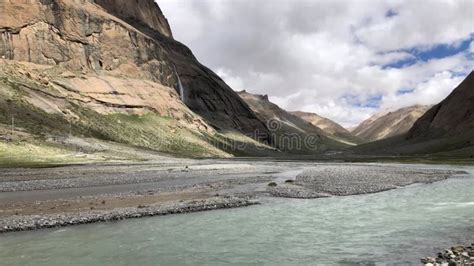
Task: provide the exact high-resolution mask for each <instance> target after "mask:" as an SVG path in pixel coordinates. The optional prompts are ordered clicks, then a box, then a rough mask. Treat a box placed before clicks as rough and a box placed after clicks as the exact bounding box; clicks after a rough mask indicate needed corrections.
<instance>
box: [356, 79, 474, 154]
mask: <svg viewBox="0 0 474 266" xmlns="http://www.w3.org/2000/svg"><path fill="white" fill-rule="evenodd" d="M473 114H474V72H471V73H470V74H469V75H468V76H467V77H466V79H465V80H464V81H463V82H462V83H461V84H460V85H459V86H458V87H457V88H456V89H455V90H454V91H453V92H452V93H451V94H450V95H449V96H448V97H447V98H446V99H444V100H443V101H442V102H440V103H439V104H437V105H435V106H433V107H431V108H430V109H429V110H428V111H427V112H426V113H425V114H424V115H423V116H421V117H420V118H419V119H418V120H417V121H416V122H415V123H414V125H413V127H412V128H411V129H410V130H409V131H408V132H407V133H405V134H403V135H400V136H396V137H393V138H389V139H385V140H381V141H376V142H373V143H368V144H366V145H362V146H360V147H356V148H355V149H354V150H355V151H359V152H371V153H390V154H431V155H433V156H441V157H442V158H447V157H446V156H448V157H451V156H454V157H462V158H473V157H474V144H473V142H472V140H473V138H474V115H473Z"/></svg>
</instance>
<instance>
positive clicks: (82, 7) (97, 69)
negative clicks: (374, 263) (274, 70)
mask: <svg viewBox="0 0 474 266" xmlns="http://www.w3.org/2000/svg"><path fill="white" fill-rule="evenodd" d="M0 3H1V4H0V12H1V14H2V17H1V18H0V57H1V58H3V59H7V60H14V61H22V62H30V63H35V64H40V65H49V66H60V67H62V68H65V69H68V70H71V71H82V73H84V74H86V73H96V74H98V75H115V76H117V75H119V76H123V77H128V78H139V79H146V80H150V81H153V82H156V83H159V84H161V85H163V86H166V87H173V88H175V89H177V88H178V84H179V82H178V80H179V79H180V81H181V84H182V87H183V92H184V95H181V99H182V101H183V102H184V103H185V104H186V105H187V106H188V107H189V108H190V109H191V110H192V111H194V112H196V113H197V114H199V115H200V116H202V117H203V118H204V119H205V120H206V121H207V122H208V123H209V124H210V125H211V126H213V127H214V128H216V129H219V130H237V131H240V132H241V133H244V134H247V135H251V134H253V133H254V132H255V130H258V131H259V132H266V131H267V129H266V127H265V125H264V124H263V123H262V122H261V121H259V120H258V119H257V118H256V117H255V115H254V113H253V112H252V111H251V110H250V109H249V108H248V106H247V105H246V104H245V103H244V102H243V101H242V100H241V99H240V98H239V97H238V95H237V94H236V93H234V92H233V91H232V90H231V89H230V88H229V87H228V86H227V85H226V84H225V82H224V81H222V80H221V79H220V78H219V77H218V76H217V75H216V74H214V73H213V72H212V71H211V70H209V69H208V68H206V67H204V66H203V65H201V64H200V63H199V62H198V61H197V60H196V58H195V57H194V55H193V54H192V52H191V51H190V50H189V49H188V48H187V47H186V46H184V45H183V44H181V43H179V42H177V41H175V40H174V39H173V38H172V33H171V30H170V27H169V25H168V23H167V20H166V18H165V17H164V16H163V14H162V13H161V10H160V9H159V7H158V5H157V4H156V3H155V2H154V1H153V0H138V1H137V0H135V1H127V0H115V1H113V0H1V2H0ZM131 89H132V88H131Z"/></svg>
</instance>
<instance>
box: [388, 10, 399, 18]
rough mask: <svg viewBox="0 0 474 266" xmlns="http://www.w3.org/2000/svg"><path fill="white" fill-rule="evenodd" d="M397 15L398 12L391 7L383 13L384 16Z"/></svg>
mask: <svg viewBox="0 0 474 266" xmlns="http://www.w3.org/2000/svg"><path fill="white" fill-rule="evenodd" d="M397 15H398V13H397V12H396V11H395V10H393V9H389V10H388V11H387V13H385V17H387V18H391V17H395V16H397Z"/></svg>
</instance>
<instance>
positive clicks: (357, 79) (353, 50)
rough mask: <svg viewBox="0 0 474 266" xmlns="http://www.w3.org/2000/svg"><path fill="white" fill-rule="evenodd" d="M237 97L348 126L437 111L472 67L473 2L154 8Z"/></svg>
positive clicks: (303, 0)
mask: <svg viewBox="0 0 474 266" xmlns="http://www.w3.org/2000/svg"><path fill="white" fill-rule="evenodd" d="M157 2H158V4H159V6H160V7H161V9H162V10H163V13H164V14H165V16H166V17H167V18H168V20H169V22H170V25H171V29H172V31H173V34H174V38H175V39H176V40H178V41H180V42H182V43H184V44H186V45H187V46H189V47H190V48H191V50H192V51H193V52H194V54H195V56H196V57H197V58H198V60H200V61H201V63H203V64H204V65H206V66H208V67H209V68H211V69H212V70H214V71H215V72H216V73H217V74H218V75H219V76H221V77H222V78H223V79H224V80H225V81H226V82H227V84H229V85H230V86H231V87H232V88H233V89H234V90H236V91H239V90H247V91H248V92H251V93H257V94H268V95H269V99H270V101H272V102H274V103H276V104H278V105H279V106H280V107H282V108H284V109H286V110H289V111H296V110H299V111H307V112H314V113H317V114H319V115H322V116H325V117H327V118H329V119H332V120H334V121H336V122H338V123H340V124H341V125H343V126H346V127H351V126H355V125H357V124H358V123H360V122H361V121H363V120H365V119H367V118H369V117H370V116H371V115H373V114H374V113H377V112H380V111H389V110H395V109H398V108H402V107H406V106H410V105H414V104H436V103H438V102H440V101H441V100H443V99H444V98H445V97H446V96H448V95H449V94H450V93H451V92H452V90H453V89H454V88H455V87H456V86H457V85H458V84H459V83H460V82H461V81H462V80H463V79H464V78H465V77H466V76H467V74H469V73H470V72H471V71H472V70H473V69H474V1H472V0H449V1H448V0H391V1H388V0H387V1H378V0H352V1H348V0H347V1H346V0H332V1H331V0H157Z"/></svg>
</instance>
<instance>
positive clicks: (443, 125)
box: [407, 72, 474, 139]
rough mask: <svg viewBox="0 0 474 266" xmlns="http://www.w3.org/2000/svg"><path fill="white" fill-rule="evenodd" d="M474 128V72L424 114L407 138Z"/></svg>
mask: <svg viewBox="0 0 474 266" xmlns="http://www.w3.org/2000/svg"><path fill="white" fill-rule="evenodd" d="M473 130H474V72H471V73H470V74H469V75H468V76H467V77H466V79H465V80H464V81H463V82H462V83H461V84H460V85H459V86H458V87H457V88H456V89H455V90H454V91H453V92H452V93H451V94H450V95H449V96H448V97H447V98H446V99H444V100H443V101H442V102H441V103H439V104H437V105H435V106H434V107H433V108H431V109H430V110H429V111H428V112H426V114H425V115H423V116H422V117H421V118H420V119H418V121H416V123H415V124H414V125H413V128H412V129H410V131H409V133H408V136H407V139H415V138H433V137H446V136H455V135H459V134H463V133H466V132H469V131H473Z"/></svg>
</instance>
